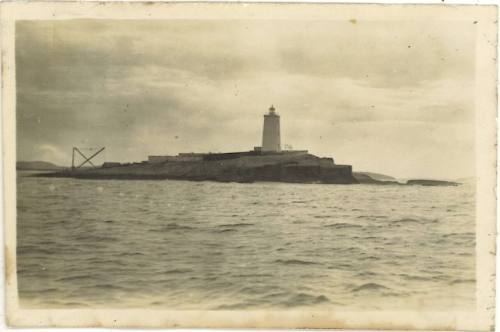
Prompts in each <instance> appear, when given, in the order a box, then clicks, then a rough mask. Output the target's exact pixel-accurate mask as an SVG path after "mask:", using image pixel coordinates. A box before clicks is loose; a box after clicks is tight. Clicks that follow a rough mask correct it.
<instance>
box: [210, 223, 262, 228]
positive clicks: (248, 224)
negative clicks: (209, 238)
mask: <svg viewBox="0 0 500 332" xmlns="http://www.w3.org/2000/svg"><path fill="white" fill-rule="evenodd" d="M253 225H255V224H251V223H245V222H241V223H237V224H222V225H219V226H217V227H244V226H253Z"/></svg>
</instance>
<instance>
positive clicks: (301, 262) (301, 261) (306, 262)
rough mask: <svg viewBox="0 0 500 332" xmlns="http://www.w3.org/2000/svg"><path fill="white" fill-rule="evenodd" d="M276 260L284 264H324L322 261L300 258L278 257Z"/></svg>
mask: <svg viewBox="0 0 500 332" xmlns="http://www.w3.org/2000/svg"><path fill="white" fill-rule="evenodd" d="M274 262H275V263H280V264H284V265H322V264H321V263H317V262H311V261H304V260H300V259H277V260H275V261H274Z"/></svg>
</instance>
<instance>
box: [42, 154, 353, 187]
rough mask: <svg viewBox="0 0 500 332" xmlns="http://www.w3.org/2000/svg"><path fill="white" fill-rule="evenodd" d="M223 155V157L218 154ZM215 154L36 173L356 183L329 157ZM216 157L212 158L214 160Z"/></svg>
mask: <svg viewBox="0 0 500 332" xmlns="http://www.w3.org/2000/svg"><path fill="white" fill-rule="evenodd" d="M221 155H222V154H221ZM226 155H227V156H226V157H225V158H222V157H217V156H216V155H215V154H211V155H207V158H204V159H203V160H200V161H165V162H160V163H150V162H142V163H133V164H112V165H111V166H110V164H107V165H106V166H105V167H100V168H93V169H84V170H81V169H74V170H72V169H66V170H63V171H59V172H54V173H48V174H38V175H37V176H43V177H71V178H79V179H158V180H161V179H174V180H192V181H205V180H209V181H220V182H254V181H276V182H295V183H336V184H352V183H358V181H357V180H356V179H355V178H354V176H353V175H352V167H351V166H350V165H337V164H335V163H334V162H333V159H332V158H320V157H317V156H314V155H312V154H308V153H305V154H294V153H270V154H261V155H248V154H226ZM214 156H215V157H214Z"/></svg>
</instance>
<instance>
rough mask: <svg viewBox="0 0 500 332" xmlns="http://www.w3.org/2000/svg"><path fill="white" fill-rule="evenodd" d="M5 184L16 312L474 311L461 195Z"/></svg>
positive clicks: (471, 245)
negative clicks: (11, 211) (13, 231)
mask: <svg viewBox="0 0 500 332" xmlns="http://www.w3.org/2000/svg"><path fill="white" fill-rule="evenodd" d="M28 174H30V173H28V172H18V179H17V184H18V188H17V191H18V192H17V195H18V207H17V213H18V220H17V241H18V242H17V243H18V247H17V264H18V265H17V277H18V286H19V287H18V288H19V297H20V301H21V305H22V306H24V307H44V308H47V307H54V308H57V307H65V308H66V307H75V308H77V307H108V308H110V307H113V308H141V307H158V308H162V309H214V310H223V309H224V310H227V309H235V310H242V309H248V310H253V309H275V310H293V309H303V308H308V309H310V310H328V309H334V308H336V309H342V310H405V309H408V310H412V309H422V308H426V309H429V310H443V311H444V310H452V309H468V308H472V307H473V306H474V305H475V299H474V298H475V225H474V206H475V203H474V200H475V194H474V187H473V186H472V185H466V184H464V185H461V186H458V187H420V186H376V185H320V184H286V183H253V184H237V183H216V182H187V181H139V180H138V181H121V180H109V181H107V180H75V179H51V178H33V177H27V176H26V175H28Z"/></svg>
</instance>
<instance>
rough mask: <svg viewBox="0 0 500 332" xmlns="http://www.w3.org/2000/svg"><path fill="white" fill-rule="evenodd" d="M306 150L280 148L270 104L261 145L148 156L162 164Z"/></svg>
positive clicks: (277, 124) (276, 121)
mask: <svg viewBox="0 0 500 332" xmlns="http://www.w3.org/2000/svg"><path fill="white" fill-rule="evenodd" d="M307 153H308V151H307V150H286V149H285V150H281V137H280V116H279V114H277V113H276V109H275V108H274V106H272V105H271V107H270V108H269V112H268V113H267V114H264V126H263V131H262V146H255V147H254V148H253V150H250V151H241V152H226V153H192V152H190V153H179V154H178V155H177V156H165V155H163V156H149V157H148V162H149V163H151V164H163V163H166V162H197V161H216V160H226V159H234V158H240V157H243V156H260V155H270V154H271V155H272V154H280V155H281V154H282V155H306V154H307Z"/></svg>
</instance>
